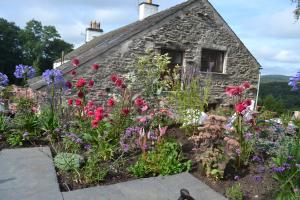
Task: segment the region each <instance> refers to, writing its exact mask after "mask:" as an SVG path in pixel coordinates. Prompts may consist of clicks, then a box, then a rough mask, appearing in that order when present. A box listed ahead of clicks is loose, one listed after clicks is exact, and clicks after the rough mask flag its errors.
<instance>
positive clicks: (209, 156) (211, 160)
mask: <svg viewBox="0 0 300 200" xmlns="http://www.w3.org/2000/svg"><path fill="white" fill-rule="evenodd" d="M199 160H200V161H201V164H202V167H203V169H204V171H205V174H206V176H208V177H213V178H215V179H216V180H219V179H221V178H223V175H224V168H225V166H226V165H225V164H224V163H223V162H225V156H224V152H223V151H221V150H220V149H217V148H210V149H208V150H206V151H205V152H204V153H203V154H202V155H201V156H200V159H199ZM222 166H223V167H222Z"/></svg>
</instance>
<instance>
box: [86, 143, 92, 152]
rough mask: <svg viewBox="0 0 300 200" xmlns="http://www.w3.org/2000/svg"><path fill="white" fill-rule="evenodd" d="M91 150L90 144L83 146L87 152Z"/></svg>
mask: <svg viewBox="0 0 300 200" xmlns="http://www.w3.org/2000/svg"><path fill="white" fill-rule="evenodd" d="M91 148H92V146H91V145H90V144H85V145H84V149H85V150H87V151H89V150H91Z"/></svg>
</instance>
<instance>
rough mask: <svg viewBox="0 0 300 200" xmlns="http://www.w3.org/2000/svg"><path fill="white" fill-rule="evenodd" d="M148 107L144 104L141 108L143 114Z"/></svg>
mask: <svg viewBox="0 0 300 200" xmlns="http://www.w3.org/2000/svg"><path fill="white" fill-rule="evenodd" d="M148 108H149V107H148V105H147V104H145V105H144V106H143V107H142V108H141V110H142V112H145V111H147V110H148Z"/></svg>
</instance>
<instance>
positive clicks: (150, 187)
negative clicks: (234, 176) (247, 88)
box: [63, 173, 226, 200]
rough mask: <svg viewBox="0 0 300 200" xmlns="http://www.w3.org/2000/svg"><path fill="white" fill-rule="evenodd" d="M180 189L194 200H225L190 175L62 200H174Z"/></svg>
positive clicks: (77, 192) (97, 190)
mask: <svg viewBox="0 0 300 200" xmlns="http://www.w3.org/2000/svg"><path fill="white" fill-rule="evenodd" d="M182 188H185V189H187V190H189V192H190V195H191V196H192V197H194V198H195V200H225V199H226V198H225V197H223V196H222V195H221V194H219V193H217V192H215V191H214V190H212V189H211V188H210V187H208V186H207V185H206V184H204V183H203V182H201V181H200V180H198V179H197V178H195V177H194V176H192V175H191V174H189V173H181V174H177V175H173V176H165V177H163V176H159V177H153V178H145V179H139V180H134V181H128V182H124V183H117V184H114V185H108V186H98V187H92V188H86V189H80V190H75V191H71V192H63V197H64V200H83V199H84V200H177V199H178V198H179V196H180V194H179V191H180V189H182Z"/></svg>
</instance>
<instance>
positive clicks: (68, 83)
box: [66, 81, 72, 89]
mask: <svg viewBox="0 0 300 200" xmlns="http://www.w3.org/2000/svg"><path fill="white" fill-rule="evenodd" d="M66 87H67V88H69V89H71V88H72V83H71V82H70V81H67V82H66Z"/></svg>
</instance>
